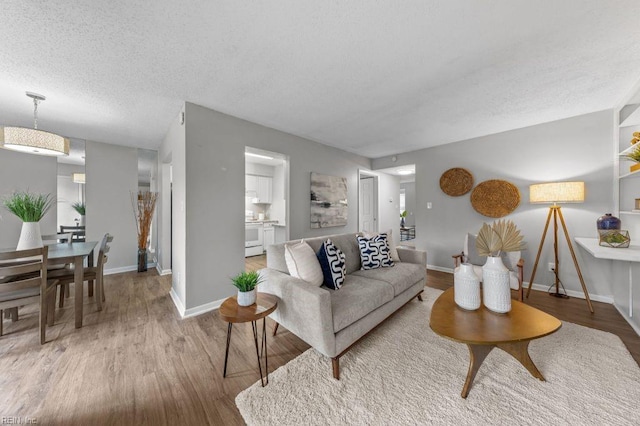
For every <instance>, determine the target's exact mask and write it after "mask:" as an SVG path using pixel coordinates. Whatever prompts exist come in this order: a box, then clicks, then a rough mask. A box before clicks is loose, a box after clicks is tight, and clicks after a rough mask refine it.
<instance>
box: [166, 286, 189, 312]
mask: <svg viewBox="0 0 640 426" xmlns="http://www.w3.org/2000/svg"><path fill="white" fill-rule="evenodd" d="M169 296H171V300H173V304H174V305H175V307H176V309H177V310H178V314H180V317H181V318H184V311H185V309H184V304H183V303H182V300H180V298H179V297H178V295H177V294H176V292H175V290H174V289H173V287H172V288H171V291H170V292H169Z"/></svg>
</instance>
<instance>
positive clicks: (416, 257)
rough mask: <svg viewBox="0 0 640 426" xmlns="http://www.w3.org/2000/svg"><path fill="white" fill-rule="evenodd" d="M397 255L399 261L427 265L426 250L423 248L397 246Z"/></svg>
mask: <svg viewBox="0 0 640 426" xmlns="http://www.w3.org/2000/svg"><path fill="white" fill-rule="evenodd" d="M398 256H399V257H400V261H401V262H407V263H417V264H418V265H424V266H425V267H426V266H427V252H426V251H424V250H414V249H406V248H401V247H398Z"/></svg>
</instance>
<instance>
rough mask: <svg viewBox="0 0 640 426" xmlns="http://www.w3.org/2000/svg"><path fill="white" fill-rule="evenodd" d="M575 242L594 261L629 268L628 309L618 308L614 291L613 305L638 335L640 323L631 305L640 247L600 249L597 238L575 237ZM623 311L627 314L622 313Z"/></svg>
mask: <svg viewBox="0 0 640 426" xmlns="http://www.w3.org/2000/svg"><path fill="white" fill-rule="evenodd" d="M575 241H576V243H577V244H578V245H579V246H580V247H582V248H583V249H585V251H586V252H587V253H589V254H590V255H591V256H593V257H595V258H596V259H606V260H611V261H621V262H627V264H628V268H629V281H628V285H629V287H628V288H629V294H628V300H627V301H626V302H627V303H628V304H629V308H628V309H621V308H620V307H619V306H618V303H622V302H619V301H616V297H615V296H616V295H615V291H614V303H613V304H614V306H615V307H616V308H617V309H618V311H620V313H621V314H622V316H623V317H624V319H626V320H627V322H628V323H629V324H630V325H631V326H632V327H633V328H634V329H635V330H636V332H638V333H639V334H640V321H636V320H634V316H633V305H634V302H633V299H634V290H633V264H634V263H638V262H640V246H637V245H631V246H629V247H628V248H612V247H602V246H600V244H599V241H598V239H597V238H582V237H577V238H575ZM614 285H615V283H614ZM636 290H637V289H636ZM637 293H638V294H637V295H636V298H637V297H638V296H640V292H637ZM618 300H620V299H618ZM636 302H638V300H636ZM637 304H638V303H637ZM639 305H640V304H639ZM625 310H626V311H627V312H624V311H625ZM637 316H638V313H637V312H636V317H637Z"/></svg>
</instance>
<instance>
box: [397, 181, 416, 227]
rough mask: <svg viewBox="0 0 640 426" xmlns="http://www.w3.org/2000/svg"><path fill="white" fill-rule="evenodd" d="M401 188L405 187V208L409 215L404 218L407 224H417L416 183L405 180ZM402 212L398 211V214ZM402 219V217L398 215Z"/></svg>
mask: <svg viewBox="0 0 640 426" xmlns="http://www.w3.org/2000/svg"><path fill="white" fill-rule="evenodd" d="M400 189H404V194H405V210H406V211H407V217H406V219H405V220H404V223H405V225H406V226H413V225H415V224H416V216H415V215H416V183H415V182H405V183H401V184H400ZM399 215H400V212H398V216H399ZM398 220H400V217H398Z"/></svg>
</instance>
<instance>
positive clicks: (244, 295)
mask: <svg viewBox="0 0 640 426" xmlns="http://www.w3.org/2000/svg"><path fill="white" fill-rule="evenodd" d="M257 295H258V291H257V290H256V289H255V288H254V289H253V290H251V291H238V305H240V306H251V305H253V304H254V303H256V297H257Z"/></svg>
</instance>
